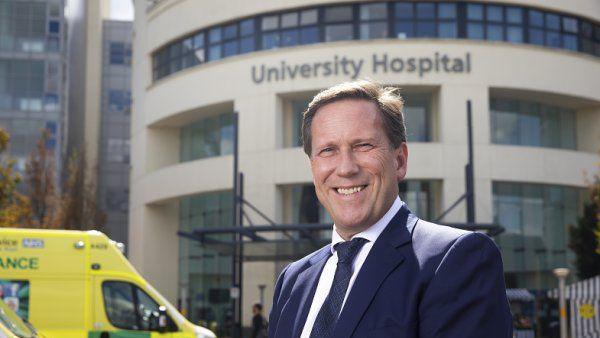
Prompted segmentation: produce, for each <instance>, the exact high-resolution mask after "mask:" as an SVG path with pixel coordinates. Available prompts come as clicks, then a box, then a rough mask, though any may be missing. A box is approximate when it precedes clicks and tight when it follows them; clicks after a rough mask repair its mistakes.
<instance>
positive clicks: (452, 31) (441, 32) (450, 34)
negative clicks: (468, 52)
mask: <svg viewBox="0 0 600 338" xmlns="http://www.w3.org/2000/svg"><path fill="white" fill-rule="evenodd" d="M438 36H439V37H440V38H442V39H444V38H445V39H454V38H456V37H457V36H458V33H457V29H456V23H455V22H440V23H439V24H438Z"/></svg>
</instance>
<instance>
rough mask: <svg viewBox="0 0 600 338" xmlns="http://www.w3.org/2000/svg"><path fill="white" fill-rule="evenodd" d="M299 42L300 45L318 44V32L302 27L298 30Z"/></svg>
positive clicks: (313, 28) (314, 29) (315, 28)
mask: <svg viewBox="0 0 600 338" xmlns="http://www.w3.org/2000/svg"><path fill="white" fill-rule="evenodd" d="M300 42H301V43H302V44H309V43H316V42H319V30H318V28H317V27H304V28H302V29H301V30H300Z"/></svg>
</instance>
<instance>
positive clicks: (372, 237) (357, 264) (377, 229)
mask: <svg viewBox="0 0 600 338" xmlns="http://www.w3.org/2000/svg"><path fill="white" fill-rule="evenodd" d="M403 203H404V202H402V201H401V200H400V198H399V197H396V200H395V201H394V203H393V204H392V207H391V208H390V210H388V212H386V213H385V215H383V217H382V218H381V219H380V220H379V221H377V223H375V224H373V225H372V226H370V227H369V228H367V230H365V231H363V232H359V233H357V234H356V235H354V236H352V238H355V237H362V238H365V239H367V240H368V242H367V243H365V244H364V245H363V246H362V248H361V249H360V251H359V252H358V254H357V255H356V258H355V259H354V262H353V264H352V276H351V277H350V283H349V284H348V289H347V290H346V295H345V296H344V301H343V302H342V307H341V308H340V313H341V310H342V309H343V308H344V304H346V299H347V298H348V294H350V290H351V289H352V285H353V284H354V280H355V279H356V276H357V275H358V273H359V272H360V269H361V267H362V265H363V263H364V262H365V259H367V256H368V255H369V251H371V248H372V247H373V243H375V241H376V240H377V238H378V237H379V235H380V234H381V233H382V232H383V230H384V229H385V228H386V226H387V225H388V223H389V222H390V221H391V220H392V218H394V215H396V213H397V212H398V210H400V208H401V207H402V205H403ZM343 241H344V239H343V238H342V237H341V236H340V235H339V234H338V233H337V230H336V227H335V224H334V225H333V231H332V235H331V253H332V255H331V256H330V257H329V259H328V260H327V262H326V263H325V267H324V268H323V271H322V272H321V276H320V277H319V284H317V290H316V291H315V296H314V298H313V301H312V304H311V305H310V311H309V312H308V316H307V317H306V322H305V323H304V328H303V329H302V335H301V336H300V338H309V337H310V332H311V331H312V328H313V325H314V324H315V320H316V319H317V315H318V314H319V310H321V306H322V305H323V303H324V302H325V298H327V295H328V294H329V289H331V285H332V284H333V277H334V275H335V269H336V267H337V262H338V257H337V253H336V251H335V249H334V246H335V245H336V244H337V243H339V242H343Z"/></svg>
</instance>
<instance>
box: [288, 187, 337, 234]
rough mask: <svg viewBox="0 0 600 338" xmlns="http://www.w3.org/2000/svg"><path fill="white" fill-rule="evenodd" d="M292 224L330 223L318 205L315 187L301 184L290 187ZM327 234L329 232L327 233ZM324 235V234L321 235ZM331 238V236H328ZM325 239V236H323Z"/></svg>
mask: <svg viewBox="0 0 600 338" xmlns="http://www.w3.org/2000/svg"><path fill="white" fill-rule="evenodd" d="M291 188H292V208H291V209H292V217H291V218H292V219H291V222H292V223H296V224H297V223H300V224H307V223H332V222H333V221H332V220H331V218H330V216H329V214H328V213H327V211H326V210H325V208H324V207H323V206H322V205H321V203H319V200H318V199H317V194H316V193H315V186H314V185H312V184H303V185H295V186H292V187H291ZM327 233H328V234H330V233H331V231H327ZM323 235H324V234H323ZM330 236H331V235H330ZM323 237H324V238H327V237H326V236H323Z"/></svg>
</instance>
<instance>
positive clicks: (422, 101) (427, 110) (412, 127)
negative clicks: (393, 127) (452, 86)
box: [403, 94, 431, 142]
mask: <svg viewBox="0 0 600 338" xmlns="http://www.w3.org/2000/svg"><path fill="white" fill-rule="evenodd" d="M403 97H404V102H405V104H404V109H403V113H404V120H405V123H406V132H407V139H408V141H409V142H430V141H431V130H430V127H429V119H430V114H431V96H430V95H425V94H405V95H403Z"/></svg>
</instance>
